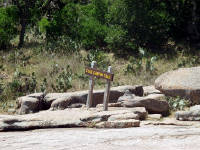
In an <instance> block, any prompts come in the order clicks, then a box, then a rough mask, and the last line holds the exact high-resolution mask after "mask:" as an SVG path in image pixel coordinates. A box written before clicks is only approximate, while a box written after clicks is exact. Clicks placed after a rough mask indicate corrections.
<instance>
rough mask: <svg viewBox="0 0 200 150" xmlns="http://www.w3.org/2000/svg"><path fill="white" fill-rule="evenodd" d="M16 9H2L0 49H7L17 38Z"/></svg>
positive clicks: (0, 11) (0, 12)
mask: <svg viewBox="0 0 200 150" xmlns="http://www.w3.org/2000/svg"><path fill="white" fill-rule="evenodd" d="M16 14H17V9H16V7H14V6H12V7H7V8H0V49H5V48H6V47H7V46H8V45H9V44H10V40H11V39H12V38H13V37H15V36H16V34H17V28H16V22H17V16H16Z"/></svg>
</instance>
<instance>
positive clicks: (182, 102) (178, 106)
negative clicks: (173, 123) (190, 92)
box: [166, 97, 191, 111]
mask: <svg viewBox="0 0 200 150" xmlns="http://www.w3.org/2000/svg"><path fill="white" fill-rule="evenodd" d="M166 100H167V101H168V104H169V107H170V110H171V111H177V110H184V109H185V108H186V107H189V106H190V105H191V103H190V101H189V100H186V99H184V98H180V97H175V98H174V97H166Z"/></svg>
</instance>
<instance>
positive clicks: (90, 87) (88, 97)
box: [87, 61, 96, 108]
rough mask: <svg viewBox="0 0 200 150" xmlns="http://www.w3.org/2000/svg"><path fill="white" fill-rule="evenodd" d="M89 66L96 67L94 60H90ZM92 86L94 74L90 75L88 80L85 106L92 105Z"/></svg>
mask: <svg viewBox="0 0 200 150" xmlns="http://www.w3.org/2000/svg"><path fill="white" fill-rule="evenodd" d="M91 68H96V61H92V63H91ZM93 87H94V76H91V77H90V80H89V92H88V96H87V108H90V107H91V106H92V99H93Z"/></svg>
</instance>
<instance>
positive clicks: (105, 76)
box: [85, 67, 114, 81]
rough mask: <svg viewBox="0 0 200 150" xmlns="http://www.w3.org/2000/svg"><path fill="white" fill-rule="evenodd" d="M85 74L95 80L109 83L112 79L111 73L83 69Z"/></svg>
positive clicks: (87, 68)
mask: <svg viewBox="0 0 200 150" xmlns="http://www.w3.org/2000/svg"><path fill="white" fill-rule="evenodd" d="M85 73H86V74H87V75H90V76H95V77H97V78H102V79H106V80H110V81H113V77H114V74H113V73H109V72H104V71H100V70H97V69H95V68H89V67H86V68H85Z"/></svg>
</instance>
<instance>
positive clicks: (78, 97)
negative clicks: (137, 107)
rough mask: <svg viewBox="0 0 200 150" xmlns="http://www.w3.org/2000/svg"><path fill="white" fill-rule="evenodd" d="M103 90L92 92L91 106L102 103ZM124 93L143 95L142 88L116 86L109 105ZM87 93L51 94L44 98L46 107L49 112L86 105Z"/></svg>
mask: <svg viewBox="0 0 200 150" xmlns="http://www.w3.org/2000/svg"><path fill="white" fill-rule="evenodd" d="M104 91H105V90H104V89H102V90H94V92H93V102H92V106H93V107H95V106H96V105H97V104H102V103H103V97H104ZM126 91H129V92H131V93H133V94H135V95H143V88H142V86H118V87H113V88H111V90H110V98H109V103H116V102H117V100H118V98H119V97H120V96H122V95H123V94H124V93H125V92H126ZM87 95H88V91H79V92H71V93H51V94H47V95H46V97H45V102H46V104H47V105H51V110H57V109H65V108H67V107H68V106H69V105H71V104H74V103H83V104H86V101H87Z"/></svg>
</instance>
